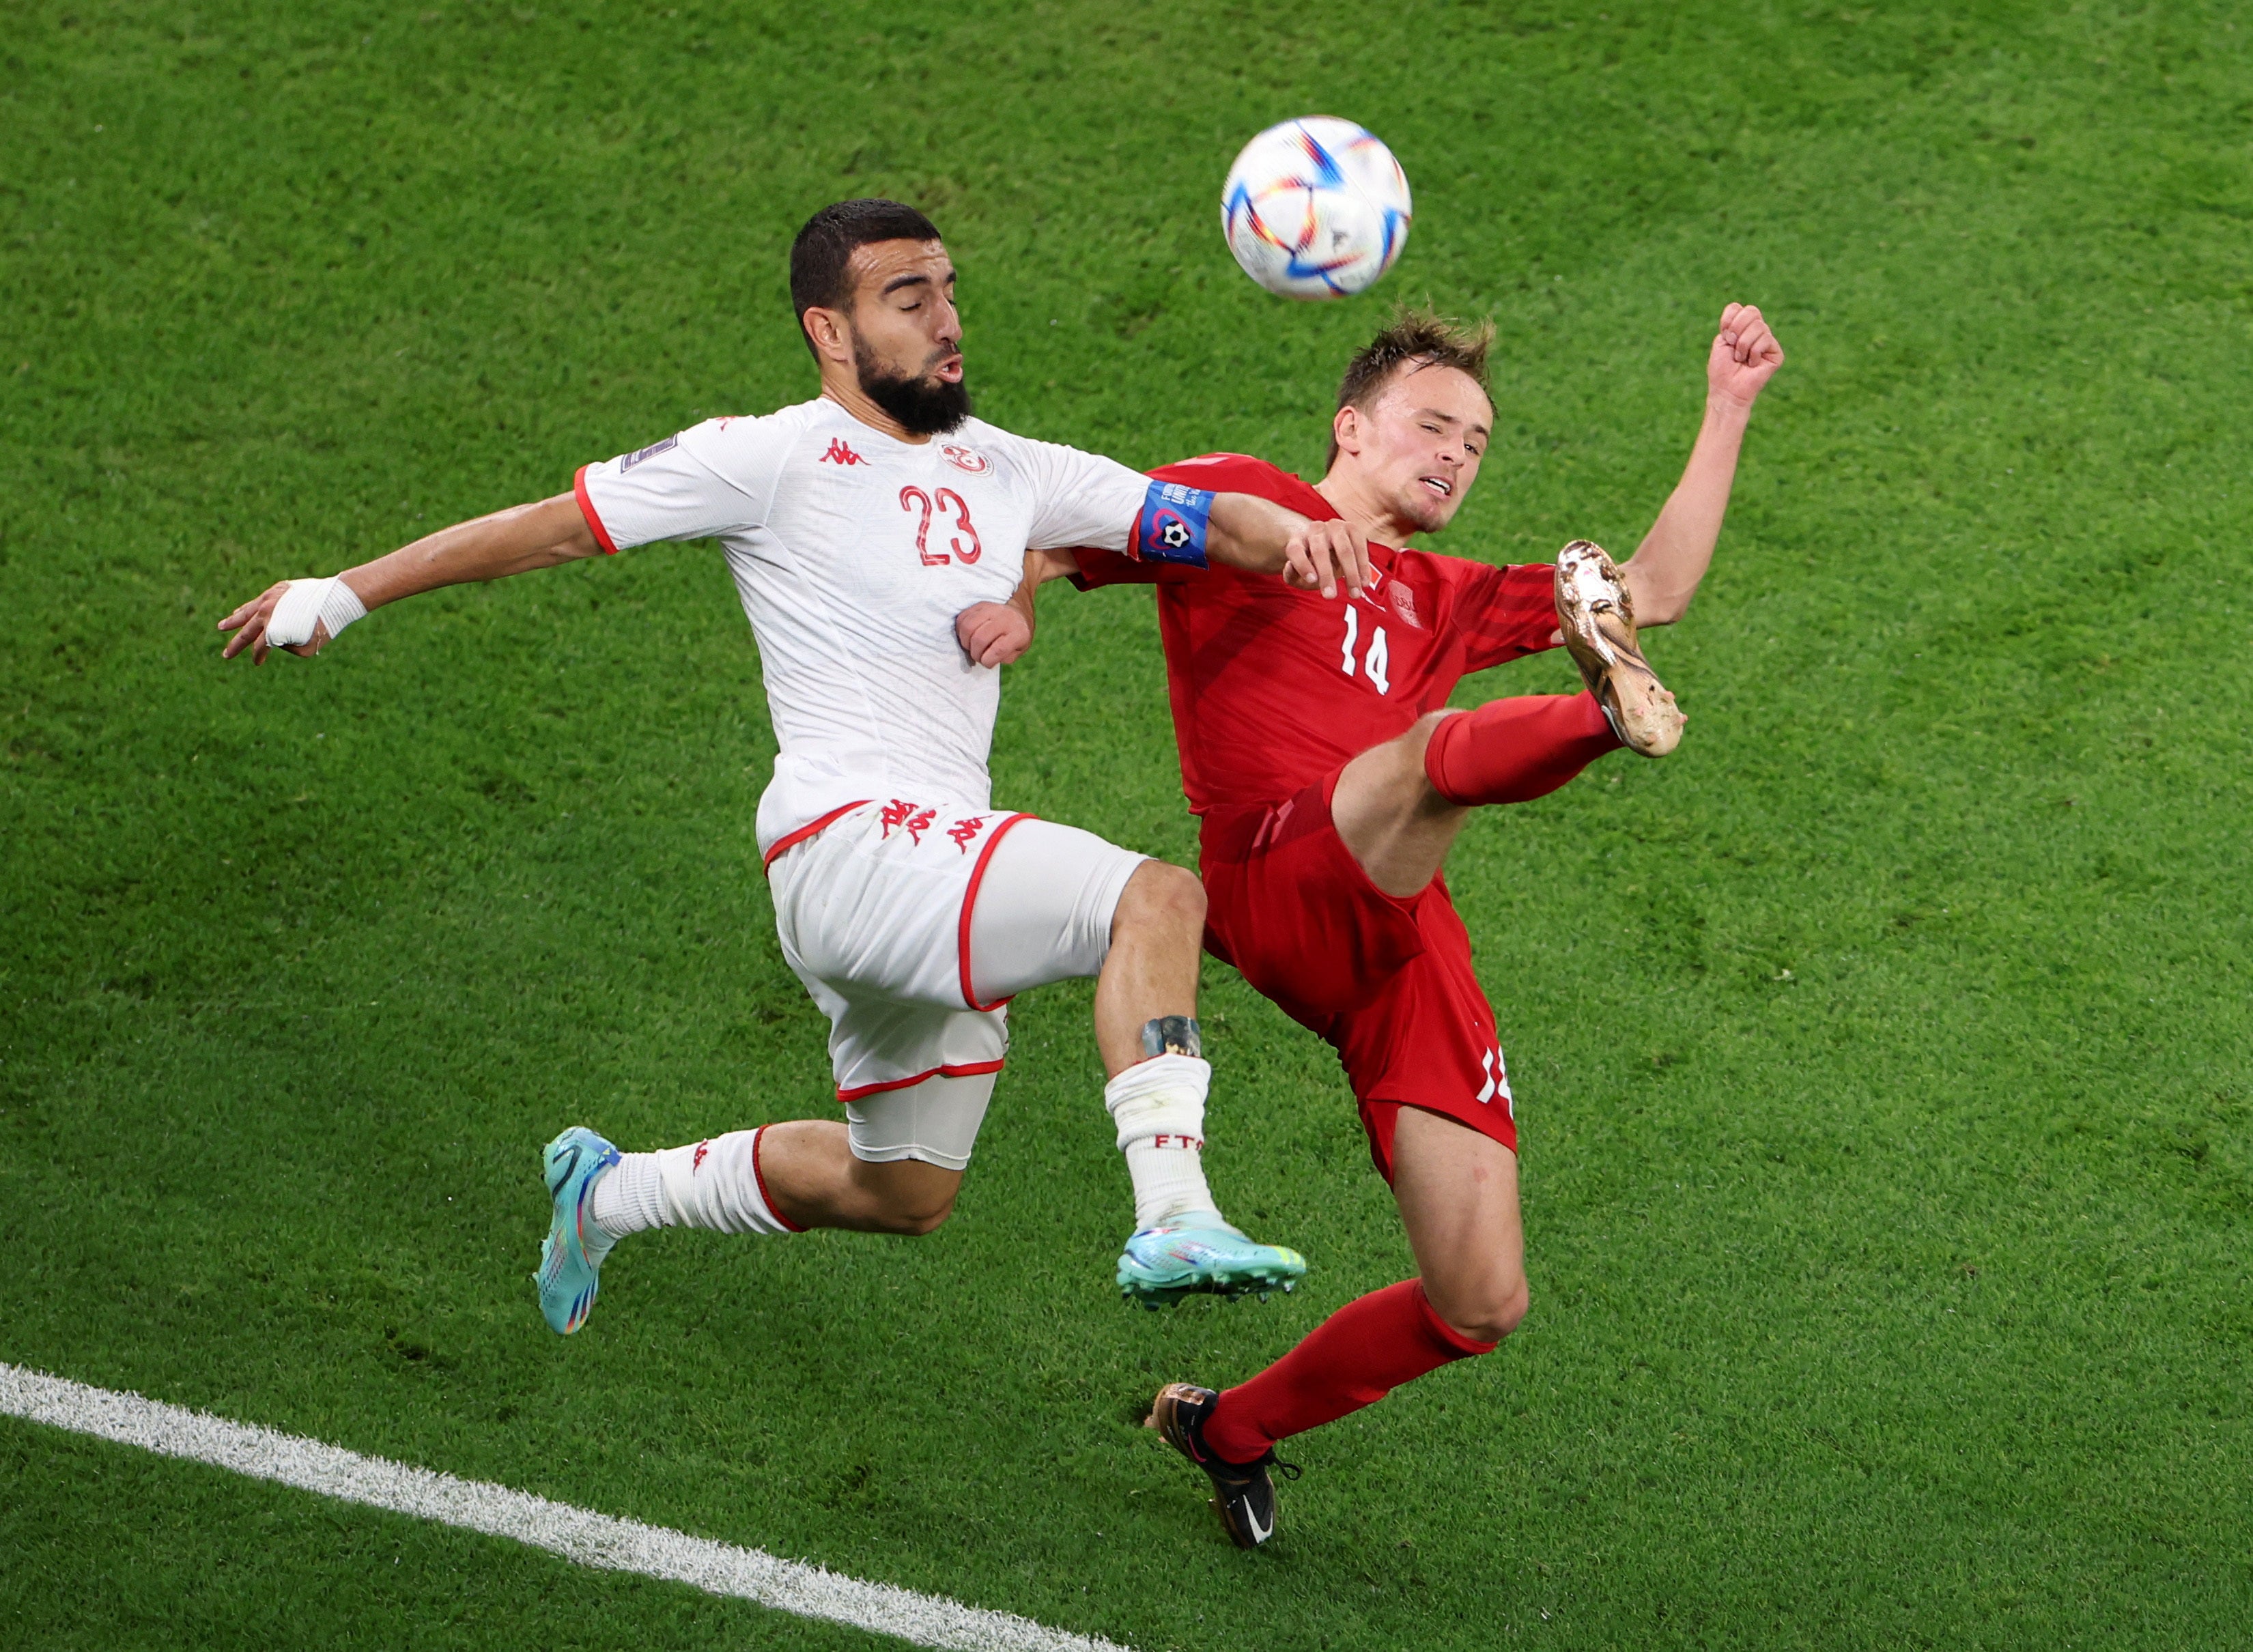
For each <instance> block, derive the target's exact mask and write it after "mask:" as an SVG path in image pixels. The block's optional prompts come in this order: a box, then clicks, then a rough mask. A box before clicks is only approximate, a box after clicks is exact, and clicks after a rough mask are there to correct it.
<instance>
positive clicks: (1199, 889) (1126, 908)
mask: <svg viewBox="0 0 2253 1652" xmlns="http://www.w3.org/2000/svg"><path fill="white" fill-rule="evenodd" d="M1117 921H1118V922H1119V923H1120V924H1138V923H1140V924H1149V923H1159V924H1182V925H1194V926H1196V928H1198V929H1200V930H1202V929H1203V927H1204V885H1203V883H1200V882H1198V881H1197V875H1196V873H1194V872H1191V871H1189V870H1188V869H1186V868H1182V867H1178V866H1175V865H1174V864H1173V863H1172V862H1171V861H1143V862H1142V864H1141V865H1140V866H1139V867H1137V868H1135V869H1134V875H1133V878H1132V879H1130V880H1129V881H1128V882H1127V885H1126V893H1125V895H1123V896H1121V897H1120V902H1119V917H1118V920H1117Z"/></svg>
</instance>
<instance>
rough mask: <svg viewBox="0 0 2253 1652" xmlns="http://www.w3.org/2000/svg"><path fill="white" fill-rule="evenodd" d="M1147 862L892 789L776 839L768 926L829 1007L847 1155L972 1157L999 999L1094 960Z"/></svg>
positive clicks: (1004, 1031) (997, 1045)
mask: <svg viewBox="0 0 2253 1652" xmlns="http://www.w3.org/2000/svg"><path fill="white" fill-rule="evenodd" d="M1145 858H1146V857H1145V856H1142V855H1140V854H1134V853H1133V852H1132V851H1131V850H1127V849H1122V848H1120V847H1117V846H1116V845H1114V844H1111V843H1106V841H1104V840H1102V839H1101V838H1099V837H1097V836H1096V835H1095V834H1094V833H1092V832H1082V831H1080V830H1078V828H1077V827H1073V826H1057V824H1055V823H1054V822H1053V821H1049V820H1038V819H1034V818H1033V817H1032V816H1030V815H1027V814H1014V813H1011V812H1009V811H1008V810H983V811H965V810H958V809H950V808H948V807H947V806H946V805H921V804H917V803H911V802H909V801H906V800H904V799H900V798H891V799H887V800H886V801H883V802H881V803H864V804H859V805H854V807H852V808H850V809H847V810H845V811H843V812H841V813H839V814H838V815H836V816H834V817H833V818H831V819H827V820H825V821H820V822H816V823H815V825H814V826H813V828H812V829H810V830H809V831H805V832H801V833H792V834H790V835H789V836H787V837H785V838H784V839H782V840H781V841H779V842H778V843H777V844H776V845H775V847H774V848H773V849H772V850H771V851H770V852H769V854H768V857H767V878H768V883H769V886H770V888H771V889H772V891H773V895H774V909H775V930H776V932H777V933H778V935H779V936H780V938H781V940H782V951H783V957H784V958H785V959H787V960H788V961H789V964H790V966H791V968H792V970H794V971H796V972H797V974H798V978H799V980H801V981H803V982H804V983H805V984H806V991H807V992H808V993H811V994H812V995H813V1001H814V1002H815V1003H817V1004H819V1005H820V1007H821V1008H822V1010H823V1012H824V1013H825V1014H827V1015H828V1017H829V1058H830V1063H831V1065H832V1067H833V1069H834V1071H835V1074H836V1079H837V1098H838V1099H839V1100H840V1101H841V1102H843V1103H844V1104H845V1111H846V1116H847V1119H849V1120H850V1122H851V1126H852V1133H853V1138H852V1139H853V1152H854V1154H855V1155H856V1156H857V1157H859V1158H861V1159H866V1160H870V1161H877V1162H882V1161H889V1160H895V1159H920V1160H924V1161H926V1162H929V1163H931V1164H937V1165H941V1166H944V1167H945V1168H947V1169H950V1170H959V1169H961V1168H963V1167H964V1166H965V1165H966V1164H967V1163H969V1161H970V1149H971V1144H972V1143H973V1142H974V1141H975V1140H977V1136H978V1126H979V1125H980V1122H981V1121H982V1120H983V1119H984V1118H985V1116H986V1104H987V1099H988V1098H990V1097H991V1096H992V1094H993V1090H994V1074H996V1073H998V1072H1000V1071H1001V1063H1002V1060H1003V1058H1004V1056H1005V1055H1006V1054H1007V1052H1008V1010H1007V1009H1006V1007H1005V1006H1006V1005H1007V1004H1008V1001H1009V1000H1010V999H1011V998H1013V997H1015V995H1016V994H1017V993H1021V992H1022V991H1024V990H1025V989H1026V988H1027V987H1030V986H1045V985H1046V984H1048V983H1049V982H1050V981H1060V980H1069V979H1073V978H1075V977H1081V976H1091V975H1095V974H1098V973H1100V972H1101V971H1102V968H1103V960H1104V958H1106V956H1108V954H1109V952H1110V950H1111V919H1112V915H1113V912H1114V911H1115V910H1117V908H1118V905H1119V896H1120V892H1121V891H1123V890H1124V889H1126V880H1127V879H1128V878H1130V877H1132V876H1133V875H1134V868H1136V867H1138V866H1140V864H1141V863H1142V861H1144V859H1145Z"/></svg>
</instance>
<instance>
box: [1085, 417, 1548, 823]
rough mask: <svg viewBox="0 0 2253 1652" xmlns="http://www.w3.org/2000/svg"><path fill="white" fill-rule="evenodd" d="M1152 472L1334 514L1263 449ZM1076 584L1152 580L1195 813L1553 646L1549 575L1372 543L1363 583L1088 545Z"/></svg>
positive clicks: (1375, 740) (1280, 786) (1335, 759)
mask: <svg viewBox="0 0 2253 1652" xmlns="http://www.w3.org/2000/svg"><path fill="white" fill-rule="evenodd" d="M1151 474H1152V475H1153V476H1154V477H1158V478H1159V479H1160V480H1161V481H1166V482H1180V483H1183V484H1187V485H1189V486H1190V487H1199V488H1207V489H1210V490H1211V491H1214V492H1216V493H1252V494H1257V495H1258V496H1259V498H1264V499H1272V500H1273V501H1274V502H1275V503H1276V504H1278V505H1283V506H1285V507H1286V508H1287V509H1289V510H1294V511H1296V512H1299V513H1300V514H1301V516H1306V517H1311V518H1314V519H1316V520H1318V521H1329V520H1333V519H1336V516H1337V512H1336V510H1334V509H1332V508H1331V505H1330V502H1329V500H1328V499H1326V498H1323V497H1322V494H1321V493H1319V492H1318V491H1315V488H1314V487H1313V486H1311V485H1310V484H1308V483H1306V482H1303V481H1301V480H1300V479H1299V477H1295V476H1294V475H1292V474H1291V473H1290V472H1289V471H1281V470H1278V469H1277V468H1276V467H1275V466H1273V465H1272V464H1268V463H1267V462H1266V460H1265V459H1254V458H1249V457H1245V455H1243V454H1240V453H1211V454H1207V455H1206V456H1205V457H1203V458H1201V459H1184V460H1183V461H1182V462H1181V463H1180V464H1168V465H1166V466H1164V467H1163V468H1162V469H1160V470H1157V471H1152V472H1151ZM1075 554H1076V555H1077V556H1078V560H1079V570H1080V573H1079V578H1078V584H1080V585H1081V586H1083V587H1087V586H1094V585H1116V584H1134V583H1140V584H1154V585H1155V586H1157V588H1158V627H1159V631H1160V634H1161V636H1162V637H1163V638H1164V639H1165V645H1166V680H1167V688H1168V694H1170V695H1171V697H1172V700H1173V707H1174V736H1175V740H1176V741H1177V742H1179V744H1180V747H1181V754H1182V791H1185V792H1187V793H1188V794H1189V807H1190V809H1191V810H1193V811H1194V812H1196V813H1198V814H1203V813H1204V812H1206V811H1207V810H1209V809H1214V808H1220V807H1224V806H1226V805H1233V804H1246V803H1272V802H1274V801H1276V800H1277V799H1279V798H1287V797H1289V796H1291V795H1292V794H1293V793H1294V792H1295V791H1298V790H1299V789H1300V788H1301V787H1302V786H1305V785H1308V784H1312V783H1313V782H1315V781H1316V780H1319V779H1321V778H1322V777H1323V776H1325V775H1327V774H1329V772H1330V771H1331V770H1335V769H1336V768H1338V767H1339V766H1340V765H1342V764H1343V763H1345V762H1347V761H1348V760H1349V759H1350V758H1353V757H1357V756H1360V755H1361V754H1362V753H1363V752H1364V751H1366V750H1368V749H1370V748H1371V746H1377V745H1382V744H1383V743H1384V742H1385V741H1388V740H1391V739H1392V738H1394V737H1395V736H1396V735H1402V734H1405V733H1406V732H1407V730H1408V729H1409V728H1411V727H1412V726H1413V724H1414V723H1415V721H1416V719H1417V718H1419V717H1420V716H1422V715H1423V714H1425V713H1426V712H1427V711H1437V710H1439V709H1440V708H1441V707H1443V706H1445V705H1446V704H1447V696H1448V695H1449V694H1453V693H1454V687H1455V684H1456V683H1458V682H1459V681H1461V680H1462V678H1463V676H1464V675H1465V673H1469V672H1474V671H1484V670H1485V669H1487V667H1489V666H1499V665H1501V664H1502V663H1503V661H1504V660H1509V659H1519V658H1521V657H1523V656H1524V655H1526V654H1531V653H1538V652H1540V651H1541V650H1543V649H1545V648H1549V647H1552V646H1553V645H1555V640H1556V635H1557V605H1556V595H1555V589H1554V584H1553V581H1554V578H1555V575H1554V573H1553V572H1552V569H1551V568H1548V567H1546V566H1545V565H1544V566H1526V567H1515V568H1496V567H1494V566H1492V565H1491V564H1489V563H1486V562H1473V561H1467V560H1465V559H1464V558H1462V557H1460V556H1440V555H1436V554H1433V553H1432V552H1430V551H1415V550H1407V551H1399V550H1394V549H1393V548H1392V547H1390V546H1383V545H1377V544H1371V546H1370V547H1369V557H1370V561H1371V564H1372V575H1373V576H1372V578H1371V582H1370V583H1369V585H1368V587H1367V589H1364V591H1363V593H1362V595H1361V596H1358V597H1349V596H1346V594H1345V592H1344V591H1343V589H1341V590H1340V591H1339V593H1338V595H1337V596H1335V597H1331V598H1329V599H1327V600H1325V599H1324V597H1323V596H1322V593H1321V592H1320V591H1302V590H1297V589H1294V588H1292V587H1291V586H1289V585H1287V584H1285V583H1284V582H1282V580H1281V579H1280V578H1279V577H1277V576H1275V575H1269V574H1246V573H1241V572H1239V571H1238V570H1237V569H1235V568H1220V567H1212V568H1189V567H1185V566H1183V565H1182V564H1180V563H1165V562H1138V561H1133V559H1131V558H1129V557H1126V556H1122V555H1120V554H1119V553H1117V552H1115V551H1092V550H1082V551H1078V552H1076V553H1075Z"/></svg>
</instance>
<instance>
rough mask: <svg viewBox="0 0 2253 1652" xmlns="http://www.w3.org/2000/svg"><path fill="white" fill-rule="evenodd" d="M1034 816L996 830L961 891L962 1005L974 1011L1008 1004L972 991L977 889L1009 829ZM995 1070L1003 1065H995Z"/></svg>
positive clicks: (958, 928)
mask: <svg viewBox="0 0 2253 1652" xmlns="http://www.w3.org/2000/svg"><path fill="white" fill-rule="evenodd" d="M1039 818H1040V817H1039V816H1037V815H1031V814H1013V815H1011V816H1010V817H1009V818H1008V819H1006V820H1004V821H1002V822H1001V825H1000V826H995V827H994V835H993V836H992V837H990V838H988V839H987V840H986V847H984V848H982V849H980V850H979V851H978V864H977V865H976V866H973V867H972V868H970V886H969V887H968V888H967V889H964V890H963V891H962V921H961V923H960V924H959V925H957V926H956V931H955V939H956V942H957V948H956V950H957V953H958V955H959V963H960V965H961V968H962V1001H963V1002H964V1003H966V1004H967V1005H969V1006H970V1007H971V1008H973V1009H975V1010H989V1009H999V1008H1001V1006H1002V1005H1004V1004H1006V1003H1008V1001H1009V1000H1008V999H1006V998H997V999H995V1000H994V1001H993V1002H992V1003H990V1004H981V1003H980V1002H979V1001H978V994H977V993H974V992H973V991H972V990H971V988H970V910H971V909H972V908H973V907H974V906H975V905H977V904H978V886H979V885H980V883H982V882H985V879H986V863H987V861H990V860H992V859H993V858H994V846H995V845H997V844H999V843H1000V842H1001V840H1002V839H1003V838H1005V837H1007V836H1008V834H1009V828H1010V827H1011V826H1015V825H1016V824H1017V822H1018V821H1020V820H1036V819H1039ZM994 1065H995V1066H997V1067H998V1066H1000V1065H1001V1063H999V1062H996V1063H994Z"/></svg>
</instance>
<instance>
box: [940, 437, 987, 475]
mask: <svg viewBox="0 0 2253 1652" xmlns="http://www.w3.org/2000/svg"><path fill="white" fill-rule="evenodd" d="M938 457H940V458H942V459H945V461H946V462H947V463H948V464H951V465H952V466H953V467H954V468H955V469H956V470H958V471H969V472H970V474H971V475H973V476H983V475H985V474H986V472H987V470H988V469H989V468H990V467H989V466H988V465H987V463H986V456H985V455H984V454H982V453H980V451H978V450H977V449H975V448H966V447H964V446H963V445H962V444H961V443H959V442H942V443H939V446H938Z"/></svg>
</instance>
